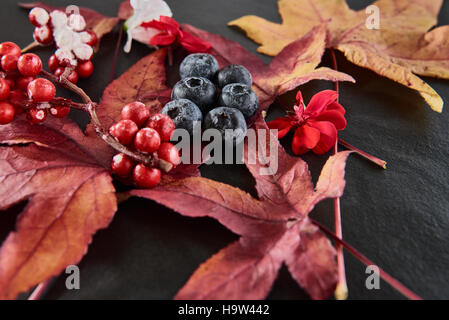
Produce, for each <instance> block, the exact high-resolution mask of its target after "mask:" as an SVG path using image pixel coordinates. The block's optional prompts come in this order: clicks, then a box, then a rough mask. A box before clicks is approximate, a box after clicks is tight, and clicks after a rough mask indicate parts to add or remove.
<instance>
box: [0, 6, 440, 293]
mask: <svg viewBox="0 0 449 320" xmlns="http://www.w3.org/2000/svg"><path fill="white" fill-rule="evenodd" d="M48 2H49V3H51V4H56V5H68V4H73V2H75V4H77V5H80V6H88V7H90V8H93V9H95V10H98V11H100V12H103V13H105V14H108V15H111V16H112V15H115V14H116V12H117V9H118V6H119V3H120V0H113V1H112V0H108V1H104V0H102V1H99V0H95V1H94V0H83V1H67V0H64V1H63V0H61V1H48ZM168 3H169V5H170V6H171V8H172V9H173V11H174V13H175V18H176V19H177V20H179V21H180V22H184V23H190V24H193V25H195V26H197V27H200V28H203V29H207V30H209V31H210V32H215V33H218V34H221V35H223V36H225V37H228V38H230V39H232V40H235V41H237V42H239V43H241V44H243V45H244V46H245V47H246V48H248V49H249V50H251V51H253V52H255V49H256V48H257V46H256V45H255V44H254V43H253V42H252V41H250V40H249V39H247V38H246V37H245V36H244V35H243V34H242V33H240V32H239V31H237V30H235V29H231V28H228V27H227V26H226V23H227V22H228V21H230V20H232V19H235V18H238V17H240V16H242V15H245V14H256V15H258V16H261V17H265V18H267V19H269V20H272V21H280V17H279V15H278V12H277V7H276V1H275V0H265V1H256V0H227V1H210V0H189V1H179V0H178V1H174V0H172V1H168ZM349 3H350V5H351V6H352V7H353V8H355V9H361V8H363V7H364V6H365V5H366V3H367V1H362V0H360V1H356V0H351V1H349ZM26 15H27V13H26V12H25V11H23V10H21V9H19V8H17V7H16V5H15V1H9V0H8V1H5V0H4V1H2V2H1V10H0V21H1V28H0V40H1V41H5V40H12V41H16V42H17V43H19V44H20V45H22V46H24V45H25V44H27V43H28V42H29V41H30V40H31V34H32V30H33V29H32V26H31V25H30V24H29V23H28V21H27V19H26ZM440 24H449V3H448V2H447V1H445V4H444V7H443V9H442V11H441V14H440ZM116 40H117V33H114V34H110V35H107V36H106V37H105V38H104V40H103V42H102V47H101V50H100V52H99V53H98V54H97V55H96V56H95V59H94V63H95V76H94V77H92V78H90V79H88V80H83V81H81V82H80V85H81V86H82V87H83V88H85V89H86V91H87V92H88V94H89V95H90V96H91V97H92V98H93V99H95V100H99V98H100V97H101V94H102V91H103V90H104V88H105V87H106V85H107V83H108V79H109V73H110V66H111V63H112V58H113V54H112V52H113V50H114V47H115V43H116ZM148 53H149V50H148V48H146V47H145V46H143V45H140V44H137V43H134V45H133V50H132V53H131V54H129V55H125V54H124V53H123V52H122V51H120V56H119V62H118V65H117V69H116V76H118V75H119V74H121V73H122V72H124V71H125V70H127V69H128V68H129V67H130V66H131V65H133V64H134V63H135V62H136V61H138V60H139V58H141V57H143V56H144V55H146V54H148ZM39 54H41V56H42V57H48V56H49V55H50V50H47V49H43V50H39ZM261 57H262V59H263V60H264V61H265V62H268V61H269V60H270V58H269V57H264V56H261ZM338 60H339V65H340V69H341V70H342V71H344V72H347V73H349V74H351V75H353V76H354V77H355V78H356V79H357V81H358V83H357V84H356V85H353V84H343V85H342V86H341V102H342V104H343V105H344V106H345V107H346V108H347V110H348V113H347V119H348V122H349V126H348V128H347V129H346V130H345V131H344V132H343V133H342V138H344V139H345V140H347V141H349V142H351V143H352V144H354V145H356V146H358V147H360V148H362V149H364V150H366V151H369V152H371V153H373V154H376V155H379V156H381V157H382V158H384V159H386V160H388V170H386V171H384V170H381V169H378V168H377V167H375V166H374V165H372V164H370V163H368V162H366V161H364V160H362V159H360V158H358V157H357V156H353V157H352V158H351V159H350V160H349V163H348V166H347V187H346V192H345V195H344V197H343V198H342V214H343V230H344V237H345V239H346V241H348V242H349V243H351V244H352V245H354V246H355V247H356V248H358V249H359V250H360V251H362V252H363V253H364V254H365V255H367V256H368V257H370V258H371V259H373V260H374V261H375V262H376V263H377V264H379V265H380V266H382V267H383V268H384V269H385V270H386V271H388V272H390V273H391V274H393V275H394V276H396V277H397V278H398V279H399V280H401V281H402V282H404V283H405V284H406V285H407V286H409V287H410V288H411V289H413V290H414V291H415V292H417V293H418V294H419V295H421V296H422V297H424V298H427V299H441V298H446V299H448V298H449V269H448V267H449V249H448V243H449V232H448V230H449V209H448V208H449V200H448V194H449V184H448V180H449V173H448V167H447V160H448V153H449V140H448V135H447V128H448V127H447V124H448V121H449V116H448V112H447V110H445V111H444V112H443V114H441V115H440V114H436V113H434V112H432V111H431V110H430V109H429V108H428V107H427V106H426V105H425V103H424V101H423V100H422V99H421V98H420V96H419V95H418V94H416V93H415V92H412V91H410V90H408V89H407V88H404V87H402V86H400V85H398V84H395V83H394V82H392V81H390V80H387V79H384V78H381V77H379V76H377V75H376V74H374V73H372V72H370V71H366V70H363V69H360V68H358V67H356V66H354V65H352V64H350V63H348V62H346V61H345V60H344V57H343V56H342V55H338ZM323 63H324V64H327V65H329V57H328V56H326V57H325V60H324V62H323ZM426 81H428V82H429V83H430V84H431V85H432V86H433V87H434V88H435V89H436V90H437V91H438V92H439V93H440V94H441V95H442V97H443V98H444V100H445V101H446V102H448V101H449V82H448V81H444V80H435V79H426ZM329 87H331V84H328V83H324V82H312V83H310V84H308V85H306V86H304V87H303V91H304V95H305V97H306V99H309V98H310V97H311V96H312V95H313V94H314V93H315V92H316V91H318V90H320V89H323V88H329ZM279 114H280V111H279V108H277V107H276V106H274V107H273V108H272V111H271V113H270V117H273V116H274V115H279ZM71 117H72V118H73V119H74V120H76V121H77V122H78V123H79V124H80V125H82V126H84V125H85V124H86V121H87V119H86V116H85V115H83V114H79V113H72V115H71ZM286 146H288V143H287V144H286ZM305 159H306V160H307V161H308V162H309V164H310V166H311V169H312V172H313V174H314V176H315V178H316V177H317V175H318V173H319V169H320V167H321V166H322V164H323V162H324V160H325V157H317V156H314V155H307V156H305ZM202 171H203V174H204V175H205V176H207V177H210V178H213V179H216V180H220V181H224V182H227V183H230V184H233V185H235V186H239V187H241V188H243V189H245V190H247V191H249V192H254V188H253V187H254V181H253V180H252V178H251V176H250V175H249V173H248V172H247V170H246V169H245V167H243V166H213V167H206V168H203V170H202ZM19 210H20V206H18V207H16V208H13V209H11V210H9V211H8V212H1V214H0V241H1V240H3V239H4V238H5V237H6V235H7V233H8V232H9V231H10V230H13V228H14V221H15V218H16V216H17V213H18V212H19ZM332 215H333V214H332V203H331V201H327V202H324V203H321V204H320V205H318V207H317V208H316V209H315V210H314V211H313V213H312V217H314V218H316V219H318V220H319V221H321V222H323V223H325V224H327V225H329V226H332ZM234 239H236V236H235V235H233V234H232V233H231V232H229V231H227V230H226V229H225V228H224V227H222V226H221V225H220V224H218V223H217V222H216V221H213V220H211V219H188V218H184V217H182V216H180V215H178V214H175V213H174V212H172V211H170V210H168V209H166V208H164V207H162V206H159V205H157V204H155V203H152V202H150V201H145V200H137V199H136V200H130V201H128V202H126V203H124V204H122V205H121V206H120V208H119V211H118V212H117V215H116V218H115V219H114V221H113V223H112V225H111V226H110V228H109V229H107V230H104V231H101V232H99V233H98V234H97V235H96V236H95V238H94V242H93V244H92V245H91V247H90V250H89V253H88V254H87V255H86V257H85V258H84V260H83V261H82V263H81V264H80V268H81V290H79V291H67V290H66V289H65V287H64V281H65V277H60V278H59V279H58V280H57V281H56V282H55V284H54V285H53V287H52V288H51V290H50V292H49V293H48V294H47V296H46V298H49V299H99V298H101V299H103V298H104V299H137V298H139V299H171V298H172V297H173V296H174V295H175V294H176V292H177V291H178V290H179V289H180V288H181V286H182V285H183V284H184V283H185V282H186V281H187V279H188V277H189V275H190V274H191V273H192V272H193V271H194V270H195V269H196V268H197V266H198V265H199V264H200V263H201V262H203V261H205V260H206V259H207V258H208V257H210V256H211V255H212V254H214V253H215V252H217V251H218V250H220V249H221V248H222V247H224V246H226V245H227V244H228V243H230V242H231V241H233V240H234ZM345 257H346V266H347V277H348V285H349V297H350V298H351V299H400V298H402V297H401V295H399V294H398V293H397V292H396V291H395V290H393V289H392V288H390V287H389V286H388V285H387V284H386V283H384V282H382V283H381V290H377V291H376V290H375V291H369V290H367V289H366V288H365V286H364V282H365V278H366V275H365V268H364V266H363V265H362V264H361V263H359V262H358V261H357V260H355V259H354V258H353V257H352V256H350V255H348V254H347V255H346V256H345ZM269 298H270V299H303V298H307V296H306V295H305V294H304V292H303V291H302V290H301V289H300V288H299V287H298V286H297V285H296V283H295V282H294V281H293V280H292V278H291V276H290V275H289V274H288V272H287V271H286V269H285V268H284V269H282V271H281V273H280V276H279V278H278V280H277V281H276V283H275V285H274V288H273V290H272V292H271V294H270V296H269Z"/></svg>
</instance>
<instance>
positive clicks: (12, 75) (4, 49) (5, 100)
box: [0, 42, 70, 124]
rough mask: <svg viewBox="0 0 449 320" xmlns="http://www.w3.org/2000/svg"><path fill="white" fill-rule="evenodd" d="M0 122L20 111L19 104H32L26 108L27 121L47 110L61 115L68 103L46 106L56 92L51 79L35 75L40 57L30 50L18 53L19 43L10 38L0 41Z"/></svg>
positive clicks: (37, 119)
mask: <svg viewBox="0 0 449 320" xmlns="http://www.w3.org/2000/svg"><path fill="white" fill-rule="evenodd" d="M0 58H1V60H0V61H1V71H0V124H7V123H10V122H11V121H13V120H14V117H15V115H16V114H22V113H23V112H24V109H23V107H24V106H25V105H26V104H28V105H31V106H32V107H31V108H29V109H28V110H27V111H26V112H27V119H28V120H29V121H30V122H31V123H35V124H37V123H40V122H42V121H44V120H45V119H46V117H47V110H48V109H50V113H51V114H52V115H53V116H55V117H58V118H62V117H65V116H66V115H67V114H68V113H69V112H70V108H69V107H64V106H49V105H48V104H47V102H49V101H51V100H52V99H53V98H54V97H55V94H56V88H55V86H54V84H53V83H51V82H50V81H49V80H47V79H43V78H37V76H38V75H39V73H40V72H41V70H42V61H41V59H40V58H39V57H38V56H37V55H35V54H33V53H26V54H21V50H20V48H19V46H18V45H17V44H15V43H13V42H3V43H1V44H0Z"/></svg>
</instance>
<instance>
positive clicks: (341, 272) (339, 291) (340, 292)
mask: <svg viewBox="0 0 449 320" xmlns="http://www.w3.org/2000/svg"><path fill="white" fill-rule="evenodd" d="M331 57H332V66H333V68H334V70H335V71H337V70H338V65H337V58H336V57H335V52H334V50H333V49H331ZM334 87H335V91H336V92H337V93H339V85H338V81H335V82H334ZM337 153H338V141H336V142H335V146H334V154H337ZM334 225H335V233H336V235H337V236H338V237H339V238H343V229H342V226H341V206H340V198H335V199H334ZM336 250H337V270H338V282H337V287H336V288H335V298H336V299H337V300H345V299H346V298H347V297H348V285H347V284H346V271H345V258H344V253H343V246H342V245H341V244H338V243H337V245H336Z"/></svg>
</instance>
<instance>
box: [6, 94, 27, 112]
mask: <svg viewBox="0 0 449 320" xmlns="http://www.w3.org/2000/svg"><path fill="white" fill-rule="evenodd" d="M26 100H27V96H26V94H25V92H23V91H20V90H15V91H11V93H10V94H9V102H10V103H11V104H12V105H13V106H14V108H15V109H16V114H22V113H23V111H24V110H23V108H22V106H23V104H24V103H25V101H26Z"/></svg>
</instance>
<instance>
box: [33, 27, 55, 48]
mask: <svg viewBox="0 0 449 320" xmlns="http://www.w3.org/2000/svg"><path fill="white" fill-rule="evenodd" d="M33 37H34V40H36V41H37V42H39V43H40V44H49V43H51V42H52V40H53V34H52V33H51V30H50V28H49V27H47V26H43V27H38V28H36V29H35V30H34V33H33Z"/></svg>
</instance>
